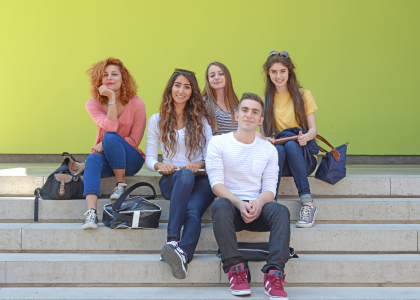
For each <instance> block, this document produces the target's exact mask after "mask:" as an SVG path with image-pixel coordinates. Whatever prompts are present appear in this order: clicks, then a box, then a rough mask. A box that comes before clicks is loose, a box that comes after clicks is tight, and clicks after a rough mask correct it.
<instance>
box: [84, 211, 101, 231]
mask: <svg viewBox="0 0 420 300" xmlns="http://www.w3.org/2000/svg"><path fill="white" fill-rule="evenodd" d="M86 215H87V217H86V221H85V222H84V223H83V225H82V228H83V229H87V228H98V216H97V215H96V209H94V208H91V209H89V210H88V211H87V212H85V214H84V216H86Z"/></svg>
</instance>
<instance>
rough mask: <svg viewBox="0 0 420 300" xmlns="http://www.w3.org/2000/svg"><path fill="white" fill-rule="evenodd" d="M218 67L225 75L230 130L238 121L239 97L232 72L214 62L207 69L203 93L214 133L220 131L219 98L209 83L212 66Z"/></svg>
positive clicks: (225, 93)
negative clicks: (217, 119) (236, 117)
mask: <svg viewBox="0 0 420 300" xmlns="http://www.w3.org/2000/svg"><path fill="white" fill-rule="evenodd" d="M213 65H215V66H218V67H219V68H220V69H222V72H223V74H224V75H225V89H224V95H225V105H226V107H227V108H228V109H229V111H230V118H231V120H232V121H231V123H230V126H229V127H230V128H233V126H235V123H236V120H235V108H237V107H238V104H239V100H238V97H236V94H235V90H234V89H233V84H232V76H230V72H229V70H228V68H227V67H226V66H225V65H224V64H222V63H220V62H218V61H214V62H212V63H210V64H209V65H208V67H207V69H206V76H205V77H206V86H205V87H204V90H203V92H202V96H203V98H205V100H206V101H207V109H208V112H209V116H210V124H211V127H212V128H213V131H214V132H217V131H218V128H217V121H216V107H217V96H216V91H215V90H214V88H212V87H211V85H210V81H209V69H210V67H211V66H213Z"/></svg>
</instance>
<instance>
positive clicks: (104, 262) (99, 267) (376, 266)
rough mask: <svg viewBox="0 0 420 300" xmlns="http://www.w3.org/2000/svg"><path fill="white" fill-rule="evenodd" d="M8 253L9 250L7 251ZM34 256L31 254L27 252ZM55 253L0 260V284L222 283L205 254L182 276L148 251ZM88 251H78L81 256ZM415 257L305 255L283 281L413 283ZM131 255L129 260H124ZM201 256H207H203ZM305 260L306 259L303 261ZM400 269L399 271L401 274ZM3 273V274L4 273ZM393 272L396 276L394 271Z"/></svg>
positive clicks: (419, 274) (417, 266)
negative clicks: (143, 254)
mask: <svg viewBox="0 0 420 300" xmlns="http://www.w3.org/2000/svg"><path fill="white" fill-rule="evenodd" d="M8 255H9V256H11V255H13V254H8ZM32 256H36V254H32ZM65 256H67V255H66V254H63V255H62V256H61V257H60V258H57V259H55V258H56V257H57V255H55V256H54V257H51V258H50V261H45V260H42V259H39V260H37V261H33V260H31V261H25V259H22V260H20V261H16V260H13V259H12V260H8V261H2V262H0V282H4V283H5V284H6V285H13V284H25V285H27V286H30V285H31V284H91V285H95V284H108V285H109V286H112V285H113V284H134V285H135V284H147V283H150V284H160V283H168V284H186V283H198V284H199V283H201V284H203V283H205V284H219V283H228V279H227V275H226V274H225V273H224V272H223V270H222V267H221V264H220V263H219V261H218V260H217V259H215V258H210V257H211V256H209V255H207V256H206V255H203V256H202V257H201V258H197V259H195V260H194V261H193V262H192V263H191V264H190V265H189V268H188V276H187V278H186V279H185V280H178V279H176V278H174V277H173V276H172V273H171V271H170V268H169V266H168V265H167V264H166V263H165V262H160V261H157V260H158V259H159V256H158V255H149V256H148V257H149V258H148V259H147V260H140V261H139V260H136V257H135V256H136V255H126V256H125V257H124V258H123V259H121V260H118V261H116V260H115V259H114V257H113V256H110V255H109V256H107V255H103V258H102V259H98V258H96V259H93V260H89V259H83V260H77V257H76V256H75V255H72V256H71V259H66V258H65ZM86 256H89V255H83V257H86ZM415 256H417V255H408V256H407V258H406V259H404V258H402V259H401V260H387V259H386V256H383V259H377V260H369V259H367V260H366V259H360V256H354V259H351V257H349V258H348V259H346V260H344V261H343V260H335V257H337V256H333V257H332V258H331V259H330V260H323V259H319V260H318V259H317V256H315V255H312V256H310V255H307V256H304V255H302V257H301V258H300V259H296V260H292V261H289V262H288V263H287V265H286V269H285V273H286V274H287V277H286V282H287V283H290V284H385V283H386V284H418V278H420V261H419V259H418V258H415ZM130 257H131V259H130ZM204 257H206V258H210V259H205V260H204V259H203V258H204ZM308 259H311V260H308ZM263 265H264V263H259V262H253V263H250V270H251V274H252V276H251V277H252V283H262V281H263V276H262V273H261V272H260V269H261V268H262V266H263ZM401 270H404V272H401ZM6 274H7V276H6ZM397 274H398V275H397Z"/></svg>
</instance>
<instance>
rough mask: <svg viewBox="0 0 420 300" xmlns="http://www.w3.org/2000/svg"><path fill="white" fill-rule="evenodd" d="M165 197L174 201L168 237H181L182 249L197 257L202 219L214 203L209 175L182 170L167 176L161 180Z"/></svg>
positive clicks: (180, 244)
mask: <svg viewBox="0 0 420 300" xmlns="http://www.w3.org/2000/svg"><path fill="white" fill-rule="evenodd" d="M159 187H160V190H161V192H162V196H163V197H165V199H167V200H170V201H171V203H170V207H169V222H168V237H176V238H180V235H181V227H182V226H184V229H183V232H182V238H181V239H180V242H179V246H180V247H181V249H182V250H184V251H185V252H186V253H187V255H188V261H189V262H190V261H191V260H192V258H193V255H194V251H195V247H196V246H197V243H198V239H199V237H200V233H201V217H202V216H203V214H204V212H205V211H206V209H207V207H209V205H210V204H211V202H212V201H213V200H214V194H213V192H212V190H211V186H210V182H209V179H208V177H207V176H195V175H194V173H193V172H192V171H191V170H188V169H181V170H179V171H177V172H175V173H173V174H170V175H163V176H162V178H161V179H160V181H159Z"/></svg>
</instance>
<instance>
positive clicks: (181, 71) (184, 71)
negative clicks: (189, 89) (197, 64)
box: [174, 69, 195, 76]
mask: <svg viewBox="0 0 420 300" xmlns="http://www.w3.org/2000/svg"><path fill="white" fill-rule="evenodd" d="M174 73H181V74H182V73H189V74H190V75H193V76H195V73H194V72H193V71H188V70H185V69H175V71H174Z"/></svg>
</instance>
